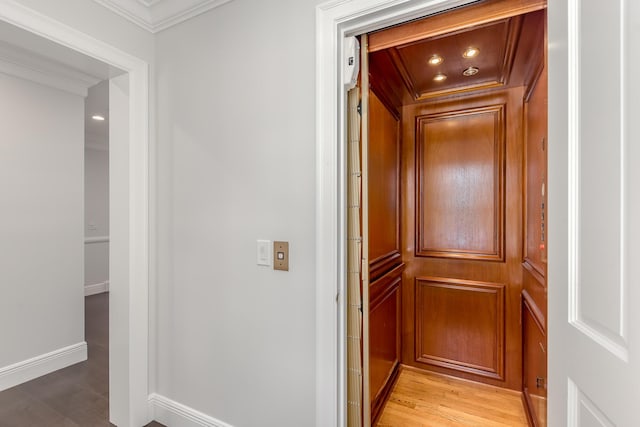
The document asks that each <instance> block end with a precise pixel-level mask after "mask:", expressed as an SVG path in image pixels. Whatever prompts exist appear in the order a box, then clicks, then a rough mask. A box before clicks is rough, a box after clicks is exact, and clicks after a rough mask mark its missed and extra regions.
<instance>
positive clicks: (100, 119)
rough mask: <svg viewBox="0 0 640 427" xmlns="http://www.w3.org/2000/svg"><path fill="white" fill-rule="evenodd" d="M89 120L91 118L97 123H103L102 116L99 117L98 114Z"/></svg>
mask: <svg viewBox="0 0 640 427" xmlns="http://www.w3.org/2000/svg"><path fill="white" fill-rule="evenodd" d="M91 118H92V119H93V120H97V121H99V122H103V121H104V116H100V115H98V114H96V115H94V116H91Z"/></svg>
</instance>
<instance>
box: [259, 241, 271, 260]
mask: <svg viewBox="0 0 640 427" xmlns="http://www.w3.org/2000/svg"><path fill="white" fill-rule="evenodd" d="M257 254H258V261H257V262H258V265H266V266H269V267H270V266H271V240H258V241H257Z"/></svg>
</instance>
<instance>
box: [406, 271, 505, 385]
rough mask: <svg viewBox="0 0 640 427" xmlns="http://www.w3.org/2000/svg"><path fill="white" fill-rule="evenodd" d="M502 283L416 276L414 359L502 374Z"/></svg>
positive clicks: (478, 373)
mask: <svg viewBox="0 0 640 427" xmlns="http://www.w3.org/2000/svg"><path fill="white" fill-rule="evenodd" d="M504 289H505V286H504V285H502V284H496V283H482V282H478V281H469V280H455V279H447V278H430V277H418V278H416V298H415V303H416V308H415V310H416V360H417V361H419V362H421V363H426V364H429V365H435V366H441V367H446V368H449V369H453V370H457V371H463V372H470V373H474V374H477V375H481V376H487V377H491V378H498V379H503V378H504V330H505V312H504Z"/></svg>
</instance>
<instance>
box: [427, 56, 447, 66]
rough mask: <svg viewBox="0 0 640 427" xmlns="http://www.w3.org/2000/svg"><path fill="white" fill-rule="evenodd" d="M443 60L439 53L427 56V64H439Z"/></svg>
mask: <svg viewBox="0 0 640 427" xmlns="http://www.w3.org/2000/svg"><path fill="white" fill-rule="evenodd" d="M443 62H444V58H443V57H442V56H440V55H433V56H432V57H431V58H429V65H440V64H442V63H443Z"/></svg>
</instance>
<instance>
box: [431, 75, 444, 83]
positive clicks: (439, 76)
mask: <svg viewBox="0 0 640 427" xmlns="http://www.w3.org/2000/svg"><path fill="white" fill-rule="evenodd" d="M445 80H447V75H446V74H442V73H438V74H436V75H435V76H434V77H433V81H435V82H443V81H445Z"/></svg>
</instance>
